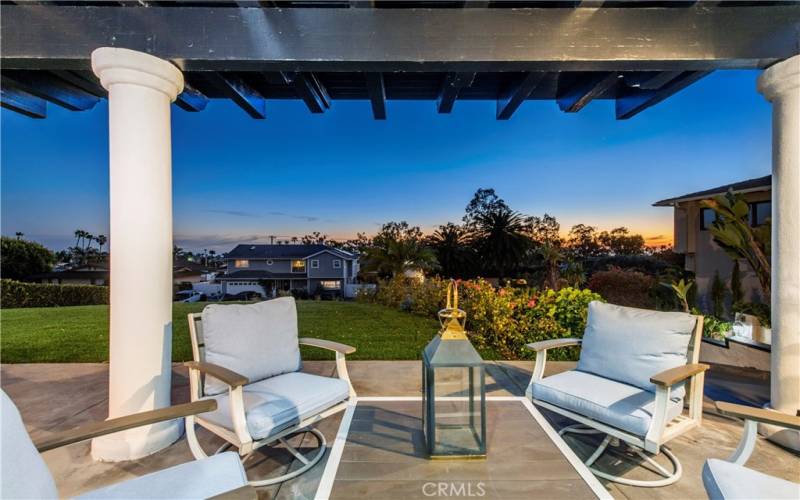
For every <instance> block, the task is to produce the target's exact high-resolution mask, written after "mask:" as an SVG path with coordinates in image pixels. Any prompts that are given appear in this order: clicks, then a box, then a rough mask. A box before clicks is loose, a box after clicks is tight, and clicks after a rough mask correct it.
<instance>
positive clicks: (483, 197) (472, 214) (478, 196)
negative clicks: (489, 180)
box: [462, 188, 510, 230]
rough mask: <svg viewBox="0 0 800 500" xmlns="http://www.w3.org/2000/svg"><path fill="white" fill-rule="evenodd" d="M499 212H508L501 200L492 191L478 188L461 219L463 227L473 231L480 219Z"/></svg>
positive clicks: (506, 206)
mask: <svg viewBox="0 0 800 500" xmlns="http://www.w3.org/2000/svg"><path fill="white" fill-rule="evenodd" d="M499 210H510V209H509V207H508V205H507V204H506V202H505V201H503V199H502V198H500V197H499V196H497V193H495V192H494V189H491V188H489V189H485V188H480V189H478V190H477V191H475V194H474V195H473V196H472V200H470V202H469V203H468V204H467V208H466V209H465V214H464V217H463V219H462V220H463V221H464V225H465V226H466V227H467V229H468V230H474V229H475V225H476V224H477V221H478V219H479V218H480V217H482V216H486V215H487V214H489V213H492V212H497V211H499Z"/></svg>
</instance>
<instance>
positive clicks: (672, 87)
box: [616, 71, 710, 120]
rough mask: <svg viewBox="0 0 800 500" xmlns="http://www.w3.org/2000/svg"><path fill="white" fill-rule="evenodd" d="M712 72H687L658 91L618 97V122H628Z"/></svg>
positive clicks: (639, 92) (631, 92)
mask: <svg viewBox="0 0 800 500" xmlns="http://www.w3.org/2000/svg"><path fill="white" fill-rule="evenodd" d="M709 73H710V71H686V72H684V73H682V74H681V75H680V76H678V77H677V78H675V79H673V80H672V81H671V82H669V83H668V84H667V85H665V86H664V87H662V88H660V89H658V90H640V89H629V90H627V91H626V92H625V93H624V94H622V95H620V96H618V97H617V101H616V114H617V120H627V119H628V118H631V117H633V116H635V115H637V114H638V113H641V112H642V111H644V110H645V109H647V108H649V107H651V106H655V105H656V104H658V103H659V102H661V101H663V100H664V99H666V98H667V97H669V96H671V95H672V94H674V93H676V92H679V91H681V90H683V89H684V88H686V87H688V86H689V85H691V84H693V83H694V82H696V81H697V80H699V79H701V78H703V77H705V76H707V75H708V74H709Z"/></svg>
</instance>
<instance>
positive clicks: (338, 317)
mask: <svg viewBox="0 0 800 500" xmlns="http://www.w3.org/2000/svg"><path fill="white" fill-rule="evenodd" d="M205 305H206V304H205V303H194V304H183V303H175V304H174V305H173V308H172V319H173V330H172V358H173V360H175V361H184V360H187V359H191V353H192V351H191V346H190V342H189V327H188V325H187V322H186V315H187V314H188V313H190V312H200V311H201V310H202V309H203V307H204V306H205ZM297 313H298V316H299V323H300V336H301V337H317V338H323V339H328V340H335V341H338V342H343V343H345V344H350V345H353V346H356V347H357V348H358V351H357V352H356V353H355V354H352V355H350V356H348V359H419V355H420V351H421V350H422V348H423V347H424V346H425V344H427V343H428V341H430V339H431V338H432V337H433V335H434V333H435V332H436V331H437V329H438V326H439V324H438V322H437V321H436V320H434V319H427V318H421V317H419V316H414V315H412V314H408V313H404V312H400V311H396V310H394V309H389V308H387V307H384V306H380V305H373V304H361V303H355V302H333V301H330V302H328V301H325V302H318V301H308V300H304V301H298V302H297ZM0 328H2V332H0V360H2V362H3V363H62V362H84V363H89V362H103V361H108V306H78V307H46V308H30V309H2V310H0ZM303 359H333V355H332V353H330V352H329V351H324V350H322V349H315V348H305V347H304V348H303Z"/></svg>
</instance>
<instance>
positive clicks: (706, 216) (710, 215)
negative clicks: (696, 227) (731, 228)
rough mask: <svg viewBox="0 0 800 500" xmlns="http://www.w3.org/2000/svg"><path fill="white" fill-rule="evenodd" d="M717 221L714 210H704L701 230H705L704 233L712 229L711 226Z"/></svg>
mask: <svg viewBox="0 0 800 500" xmlns="http://www.w3.org/2000/svg"><path fill="white" fill-rule="evenodd" d="M715 220H717V213H716V212H714V211H713V210H711V209H710V208H704V209H703V220H702V225H701V226H700V229H701V230H703V231H707V230H708V228H710V227H711V224H713V223H714V221H715Z"/></svg>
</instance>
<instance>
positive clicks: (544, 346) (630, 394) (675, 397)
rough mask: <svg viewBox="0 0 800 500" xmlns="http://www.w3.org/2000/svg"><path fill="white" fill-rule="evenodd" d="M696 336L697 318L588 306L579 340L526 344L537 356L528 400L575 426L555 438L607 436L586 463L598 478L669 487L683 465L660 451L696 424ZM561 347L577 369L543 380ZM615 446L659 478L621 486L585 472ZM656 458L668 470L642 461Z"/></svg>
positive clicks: (700, 373) (699, 383)
mask: <svg viewBox="0 0 800 500" xmlns="http://www.w3.org/2000/svg"><path fill="white" fill-rule="evenodd" d="M702 331H703V317H702V316H693V315H690V314H685V313H676V312H660V311H648V310H644V309H635V308H632V307H621V306H615V305H611V304H604V303H602V302H596V301H595V302H592V303H590V304H589V316H588V320H587V323H586V331H585V333H584V336H583V339H577V338H568V339H554V340H545V341H542V342H535V343H533V344H528V347H529V348H530V349H532V350H534V351H536V362H535V365H534V369H533V376H532V377H531V381H530V384H529V385H528V390H527V395H528V397H530V398H531V399H532V400H533V402H534V403H536V404H537V405H539V406H542V407H544V408H547V409H548V410H551V411H553V412H556V413H558V414H560V415H564V416H565V417H568V418H570V419H571V420H574V421H576V422H578V424H574V425H570V426H567V427H565V428H563V429H561V431H560V434H562V435H563V434H564V433H568V432H573V433H579V434H597V433H601V434H605V435H606V436H605V438H604V439H603V441H602V443H601V444H600V446H599V447H598V448H597V449H596V450H595V452H594V453H592V455H591V456H590V457H589V458H588V459H587V460H586V462H585V463H586V465H587V466H588V467H589V468H590V469H591V470H592V472H593V473H594V474H595V475H596V476H598V477H601V478H604V479H607V480H609V481H614V482H618V483H622V484H628V485H633V486H645V487H657V486H666V485H668V484H672V483H674V482H675V481H677V480H678V479H680V476H681V465H680V462H679V461H678V459H677V457H675V455H673V454H672V453H671V452H670V451H669V450H668V449H667V448H665V447H663V445H664V443H666V442H667V441H669V440H671V439H673V438H675V437H677V436H679V435H681V434H683V433H685V432H687V431H689V430H691V429H693V428H695V427H697V426H699V425H700V424H701V422H702V403H703V379H704V372H705V371H706V370H707V369H708V365H703V364H698V363H697V360H698V356H699V354H700V353H699V348H700V337H701V335H702ZM565 346H582V347H581V355H580V359H579V361H578V366H577V368H576V369H575V370H570V371H567V372H563V373H559V374H557V375H552V376H549V377H546V378H543V375H544V368H545V362H546V360H547V351H548V349H554V348H558V347H565ZM687 381H688V384H687V385H688V387H684V384H685V383H686V382H687ZM684 399H686V400H688V407H689V409H688V414H687V415H684V414H683V407H684ZM620 441H622V442H624V443H626V444H627V445H628V446H629V447H631V448H632V449H633V451H634V452H635V453H636V454H638V455H639V456H640V457H641V458H642V459H643V460H644V461H645V462H647V463H648V464H649V465H650V466H651V467H652V468H654V469H655V470H656V471H658V473H659V474H660V475H661V476H663V478H661V479H657V480H653V481H645V480H634V479H627V478H622V477H618V476H614V475H611V474H608V473H605V472H602V471H599V470H597V469H595V468H592V467H591V465H592V464H593V463H594V462H596V461H597V459H598V458H599V457H600V456H601V455H602V453H603V451H605V449H606V448H607V447H608V446H609V444H610V445H612V446H616V445H618V444H619V442H620ZM662 451H663V452H664V455H666V457H667V458H668V459H669V460H670V462H672V468H673V470H672V471H669V470H667V469H666V468H664V467H662V466H661V465H660V464H659V463H658V462H656V461H655V460H653V458H651V457H650V456H648V455H647V454H645V452H648V453H651V454H658V453H659V452H662Z"/></svg>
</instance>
